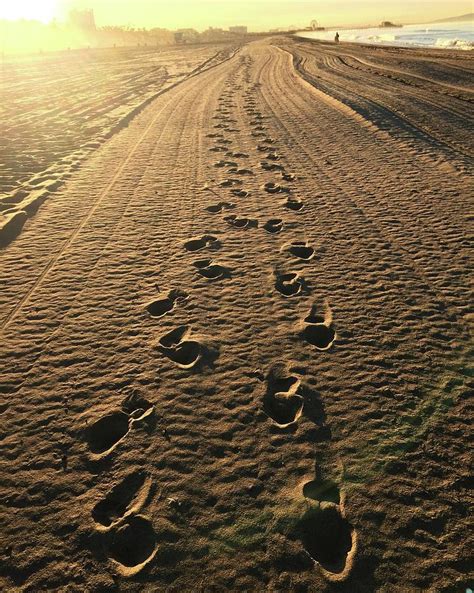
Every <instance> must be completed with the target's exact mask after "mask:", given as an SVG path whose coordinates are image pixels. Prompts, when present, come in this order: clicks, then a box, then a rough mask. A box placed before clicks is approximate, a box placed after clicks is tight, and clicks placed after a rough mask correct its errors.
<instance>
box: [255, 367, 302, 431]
mask: <svg viewBox="0 0 474 593" xmlns="http://www.w3.org/2000/svg"><path fill="white" fill-rule="evenodd" d="M299 387H300V380H299V379H298V378H297V377H284V376H282V375H281V371H280V370H278V369H277V370H272V371H271V372H270V376H269V378H268V386H267V392H266V395H265V397H264V401H263V409H264V412H265V413H266V414H267V416H269V418H271V419H272V420H273V421H274V422H275V423H276V424H277V425H278V426H279V427H280V428H286V427H288V426H291V425H292V424H293V423H294V422H296V421H297V420H298V418H299V417H300V416H301V414H302V412H303V405H304V399H303V397H302V396H301V395H299V393H298V389H299Z"/></svg>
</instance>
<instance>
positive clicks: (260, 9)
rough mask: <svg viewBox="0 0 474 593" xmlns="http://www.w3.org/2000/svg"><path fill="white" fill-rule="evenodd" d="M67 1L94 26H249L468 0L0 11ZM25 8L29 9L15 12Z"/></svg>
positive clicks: (357, 16)
mask: <svg viewBox="0 0 474 593" xmlns="http://www.w3.org/2000/svg"><path fill="white" fill-rule="evenodd" d="M4 2H5V4H4V6H5V7H6V8H4V9H2V8H1V5H2V4H3V3H4ZM53 6H54V8H53ZM72 6H77V7H80V8H93V9H94V12H95V16H96V22H97V24H98V25H99V26H102V25H107V24H110V25H127V24H128V25H132V26H136V27H148V28H150V27H165V28H169V29H176V28H180V27H194V28H197V29H205V28H207V27H208V26H213V27H219V26H222V27H228V26H229V25H238V24H242V25H248V26H249V28H250V29H251V30H258V29H268V28H274V27H284V26H289V25H293V24H294V25H296V26H299V27H301V26H306V25H309V23H310V21H311V20H312V19H316V20H318V21H319V22H320V23H321V25H323V26H329V25H357V24H371V23H372V24H378V23H379V22H380V21H381V20H391V21H397V22H402V23H409V22H414V23H416V22H427V21H430V20H434V19H439V18H443V17H447V16H456V15H460V14H464V13H467V12H472V1H470V0H449V1H447V0H385V1H384V0H325V1H323V0H251V1H250V0H0V16H10V17H11V16H13V15H14V16H18V14H20V16H30V17H32V16H35V17H36V18H42V19H43V20H46V19H47V16H48V17H49V18H50V13H52V12H55V13H56V14H57V12H58V7H60V10H61V12H63V13H64V12H65V11H67V9H68V8H71V7H72ZM22 7H26V9H25V8H22ZM25 11H26V12H27V13H28V12H29V14H21V12H23V13H24V12H25ZM2 12H3V13H4V14H3V15H2V14H1V13H2ZM8 13H10V15H9V14H8ZM49 18H48V20H49Z"/></svg>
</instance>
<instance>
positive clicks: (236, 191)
mask: <svg viewBox="0 0 474 593" xmlns="http://www.w3.org/2000/svg"><path fill="white" fill-rule="evenodd" d="M230 193H231V194H232V195H233V196H236V197H237V198H247V197H248V196H249V195H250V192H248V191H245V190H244V189H231V190H230Z"/></svg>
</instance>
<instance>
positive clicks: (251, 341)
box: [0, 37, 474, 593]
mask: <svg viewBox="0 0 474 593" xmlns="http://www.w3.org/2000/svg"><path fill="white" fill-rule="evenodd" d="M227 49H228V51H227V53H223V54H220V55H219V56H217V57H216V58H215V60H214V62H212V63H211V62H210V63H207V65H206V67H203V68H202V69H200V71H198V72H196V73H195V74H194V75H192V76H189V77H186V76H184V77H183V79H182V80H180V81H179V84H176V85H175V86H174V87H173V88H170V89H169V90H168V91H167V92H165V93H162V94H160V95H159V96H157V97H156V98H154V99H153V100H151V101H150V102H149V104H148V105H146V106H144V107H143V109H141V110H140V112H139V113H137V114H136V116H135V117H133V118H129V119H127V121H126V125H123V126H121V127H120V128H119V129H117V130H116V131H115V133H113V134H111V135H110V137H108V138H106V139H105V138H104V139H103V141H101V142H100V143H99V144H98V145H97V146H95V147H92V148H93V149H92V150H90V151H89V152H88V153H87V155H85V157H84V158H81V161H80V165H79V166H77V167H75V168H74V169H71V170H69V171H68V172H67V173H68V175H67V176H66V177H64V178H61V184H58V185H57V187H56V186H55V187H54V188H51V189H50V190H48V197H47V199H45V200H43V203H42V205H41V206H39V203H35V207H34V208H33V209H32V210H30V211H26V213H25V214H24V216H23V215H21V214H20V213H21V212H25V210H23V209H22V207H20V206H18V204H21V203H22V202H21V201H17V202H8V201H6V202H5V196H4V197H3V198H2V200H0V205H2V212H3V213H4V214H5V212H6V213H7V215H8V216H10V217H15V216H20V217H21V218H22V220H21V221H20V222H21V224H20V223H18V224H17V227H16V228H13V229H8V228H7V230H6V231H5V230H3V231H2V232H3V235H0V238H1V237H3V239H4V247H3V248H2V249H1V250H0V270H1V277H0V282H1V284H0V286H1V290H0V331H1V334H2V336H1V342H0V344H1V345H0V366H1V369H2V370H1V379H0V393H1V394H2V400H3V402H2V403H1V407H0V410H1V413H2V421H3V422H2V426H3V430H2V448H3V461H4V463H3V465H2V470H1V471H2V477H1V481H2V485H3V486H4V496H3V501H2V526H3V527H2V530H1V532H2V543H3V545H2V554H3V559H2V560H3V562H2V564H3V566H2V569H1V572H0V583H1V586H2V588H3V589H4V590H7V591H32V592H33V591H34V592H37V591H68V592H69V591H71V592H76V591H77V592H79V591H81V592H83V591H88V592H89V591H91V592H104V591H137V592H138V591H150V592H151V591H153V592H154V591H160V592H161V591H163V592H178V591H186V592H188V591H189V592H191V591H192V592H194V591H196V592H201V593H204V592H209V593H211V592H212V593H220V592H223V591H252V592H253V591H255V592H261V591H268V592H274V591H281V592H291V593H293V592H294V593H303V592H307V593H313V592H314V593H316V592H321V591H325V592H332V591H335V592H336V591H338V592H341V591H343V592H347V593H349V592H350V593H367V592H371V591H382V592H389V591H390V592H391V591H400V592H411V591H436V592H438V591H439V592H451V591H464V590H465V588H466V587H468V586H469V582H468V571H469V566H470V547H469V535H470V529H469V527H470V525H469V519H468V508H469V491H468V486H469V484H470V478H469V449H468V444H467V435H468V432H469V428H470V424H469V412H470V407H472V404H470V401H469V395H470V394H471V393H472V381H471V382H470V380H469V373H468V366H469V354H470V352H469V325H470V324H469V322H470V320H471V319H472V309H471V307H470V302H472V298H471V296H472V295H471V290H470V282H469V269H470V267H472V262H471V261H470V257H469V256H470V252H469V242H468V237H469V232H470V229H471V227H472V225H471V223H472V217H471V216H470V214H469V206H470V203H471V202H472V199H471V196H472V185H470V175H471V174H472V144H469V139H468V136H467V131H468V126H469V125H470V118H471V116H470V113H471V111H472V109H471V105H472V99H473V92H472V88H470V87H469V80H470V76H472V70H473V67H474V58H473V57H471V55H470V54H468V53H467V52H466V53H462V54H461V53H459V54H458V53H455V52H440V51H432V52H431V51H426V50H399V49H388V48H374V47H363V46H355V45H348V44H347V45H346V44H341V45H339V46H335V45H333V44H324V43H314V42H307V41H302V40H294V39H291V38H283V37H279V38H269V39H267V40H265V41H260V42H256V43H252V44H249V45H246V46H244V47H242V48H240V50H239V51H237V53H235V55H234V54H233V52H234V48H227ZM196 67H197V66H196V65H194V66H193V68H196ZM137 96H139V93H138V95H137ZM18 180H19V181H18V183H26V181H25V182H24V181H21V180H20V178H18ZM28 183H29V182H28ZM40 189H41V188H40ZM8 191H18V190H17V189H15V188H13V190H11V189H8ZM31 191H32V188H31V187H29V186H28V187H27V188H26V189H25V196H23V197H22V200H23V199H29V197H31V195H33V194H32V193H31ZM10 195H11V194H8V195H7V196H6V197H7V199H8V197H9V196H10ZM22 195H23V194H22ZM9 203H13V204H16V205H15V206H13V207H7V206H5V204H9ZM6 218H7V217H6V216H4V220H6ZM3 228H4V227H3ZM20 230H21V232H20ZM470 264H471V265H470Z"/></svg>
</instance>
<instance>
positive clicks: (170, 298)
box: [146, 290, 188, 318]
mask: <svg viewBox="0 0 474 593" xmlns="http://www.w3.org/2000/svg"><path fill="white" fill-rule="evenodd" d="M187 298H188V295H187V294H186V293H185V292H183V291H182V290H170V291H169V292H168V294H167V296H166V297H164V298H161V299H157V300H155V301H152V302H151V303H149V304H148V305H147V307H146V310H147V311H148V313H149V314H150V315H151V317H157V318H159V317H163V316H164V315H166V313H169V312H170V311H172V310H173V309H174V306H175V304H177V303H182V302H184V301H185V300H186V299H187Z"/></svg>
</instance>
